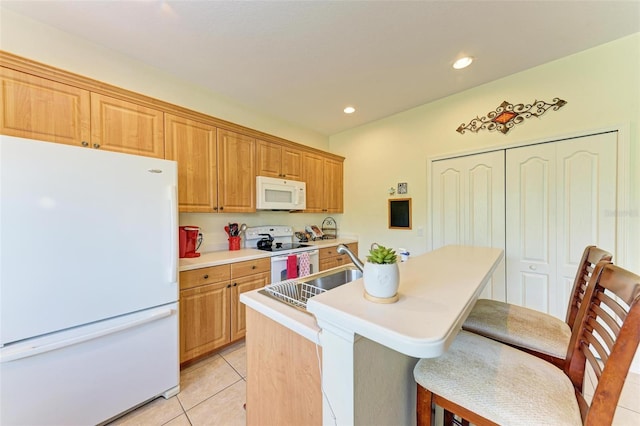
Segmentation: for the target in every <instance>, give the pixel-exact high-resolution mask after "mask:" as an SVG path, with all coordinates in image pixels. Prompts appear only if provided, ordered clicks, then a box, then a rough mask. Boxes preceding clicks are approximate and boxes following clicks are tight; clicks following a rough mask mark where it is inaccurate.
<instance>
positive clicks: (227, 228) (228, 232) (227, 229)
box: [224, 226, 231, 236]
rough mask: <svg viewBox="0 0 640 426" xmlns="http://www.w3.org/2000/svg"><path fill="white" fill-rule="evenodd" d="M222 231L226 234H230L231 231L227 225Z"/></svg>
mask: <svg viewBox="0 0 640 426" xmlns="http://www.w3.org/2000/svg"><path fill="white" fill-rule="evenodd" d="M224 232H226V233H227V235H228V236H231V232H230V231H229V227H228V226H225V227H224Z"/></svg>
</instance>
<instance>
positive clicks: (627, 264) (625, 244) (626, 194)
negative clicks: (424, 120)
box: [425, 123, 640, 270]
mask: <svg viewBox="0 0 640 426" xmlns="http://www.w3.org/2000/svg"><path fill="white" fill-rule="evenodd" d="M630 130H631V129H630V123H623V124H618V125H614V126H611V127H603V128H597V129H591V130H585V131H580V132H575V133H570V134H565V135H557V136H551V137H548V138H541V139H537V140H528V141H519V142H514V143H511V144H504V145H494V146H487V147H483V148H481V149H476V150H468V151H460V152H455V153H449V154H445V155H439V156H434V157H429V158H427V209H426V214H427V218H426V219H427V223H426V228H425V229H427V232H428V233H427V235H426V251H431V250H433V244H432V239H431V232H432V229H433V228H432V227H433V218H432V214H431V206H432V197H433V193H432V190H431V173H432V169H433V166H432V163H433V162H434V161H439V160H446V159H449V158H455V157H460V156H464V155H474V154H481V153H484V152H489V151H496V150H501V149H504V150H507V149H511V148H519V147H523V146H528V145H536V144H541V143H552V142H560V141H565V140H569V139H574V138H581V137H585V136H592V135H596V134H600V133H608V132H617V133H618V140H617V148H618V150H617V158H616V162H617V177H616V204H617V205H616V209H615V211H612V214H615V215H616V235H615V239H616V246H615V247H613V248H609V249H608V250H610V251H613V255H614V262H615V263H616V264H617V265H620V266H622V267H623V268H627V269H631V270H638V269H640V264H639V263H638V262H639V261H638V259H631V253H630V250H629V247H630V244H631V242H630V240H631V235H630V231H629V221H630V218H631V216H632V212H631V210H630V197H631V188H630V183H631V142H630V133H631V131H630ZM500 136H501V135H496V138H499V137H500Z"/></svg>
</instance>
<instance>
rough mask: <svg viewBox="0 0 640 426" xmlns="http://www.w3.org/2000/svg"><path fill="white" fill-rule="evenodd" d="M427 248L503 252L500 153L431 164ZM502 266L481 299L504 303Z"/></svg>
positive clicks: (501, 161) (502, 152)
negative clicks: (482, 248) (450, 246)
mask: <svg viewBox="0 0 640 426" xmlns="http://www.w3.org/2000/svg"><path fill="white" fill-rule="evenodd" d="M431 178H432V179H431V185H432V206H431V212H432V225H433V229H432V246H433V248H434V249H435V248H438V247H442V246H444V245H447V244H467V245H475V246H489V247H499V248H502V249H504V246H505V241H504V151H495V152H488V153H482V154H476V155H469V156H465V157H457V158H451V159H447V160H442V161H436V162H434V163H433V164H432V172H431ZM504 278H505V277H504V263H503V264H501V265H499V266H498V268H496V271H495V272H494V275H493V277H492V280H491V282H490V283H489V284H488V285H487V286H486V287H485V289H484V291H483V293H482V294H481V297H484V298H492V299H496V300H503V301H504V300H505V297H506V288H505V280H504Z"/></svg>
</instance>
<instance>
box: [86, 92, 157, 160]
mask: <svg viewBox="0 0 640 426" xmlns="http://www.w3.org/2000/svg"><path fill="white" fill-rule="evenodd" d="M163 122H164V115H163V112H162V111H159V110H155V109H151V108H147V107H144V106H141V105H137V104H134V103H131V102H127V101H122V100H119V99H115V98H111V97H109V96H104V95H99V94H97V93H91V144H92V146H93V147H94V148H100V149H106V150H109V151H117V152H124V153H127V154H137V155H144V156H147V157H156V158H164V126H163Z"/></svg>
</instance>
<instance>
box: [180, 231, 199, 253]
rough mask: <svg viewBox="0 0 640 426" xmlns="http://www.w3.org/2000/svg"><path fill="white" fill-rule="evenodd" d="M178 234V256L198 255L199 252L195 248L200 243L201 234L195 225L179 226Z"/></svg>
mask: <svg viewBox="0 0 640 426" xmlns="http://www.w3.org/2000/svg"><path fill="white" fill-rule="evenodd" d="M178 232H179V235H180V257H181V258H183V257H198V256H200V253H196V250H198V248H200V244H202V234H201V233H200V228H198V227H197V226H181V227H180V228H179V231H178Z"/></svg>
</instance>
